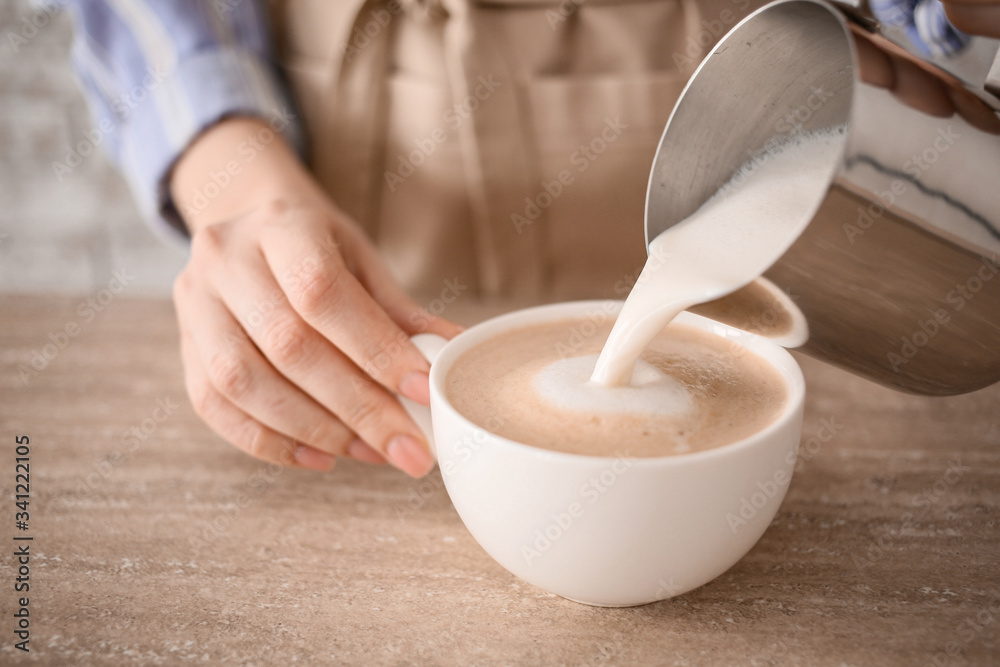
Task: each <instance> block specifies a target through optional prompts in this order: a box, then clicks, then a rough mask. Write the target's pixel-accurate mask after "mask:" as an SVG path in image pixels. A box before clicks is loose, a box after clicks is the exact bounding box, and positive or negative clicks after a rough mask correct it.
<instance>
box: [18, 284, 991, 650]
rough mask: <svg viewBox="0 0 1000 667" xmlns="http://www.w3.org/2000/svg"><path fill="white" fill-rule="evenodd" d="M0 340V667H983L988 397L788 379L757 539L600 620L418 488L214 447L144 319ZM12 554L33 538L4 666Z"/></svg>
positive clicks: (36, 329)
mask: <svg viewBox="0 0 1000 667" xmlns="http://www.w3.org/2000/svg"><path fill="white" fill-rule="evenodd" d="M81 304H83V305H81ZM491 310H493V311H495V310H497V308H496V307H494V308H492V309H491V308H490V307H476V308H471V307H463V308H460V307H455V308H454V310H453V311H449V313H448V315H450V316H452V317H453V318H454V319H457V320H459V321H463V322H464V323H470V322H472V321H474V320H476V319H478V318H480V317H482V316H483V315H484V314H487V313H489V312H490V311H491ZM0 322H2V325H0V370H2V373H0V437H2V439H3V442H4V445H3V457H2V460H3V465H4V467H5V468H6V469H7V470H6V471H5V472H3V474H2V477H0V489H2V490H3V494H2V498H3V499H4V500H5V501H7V503H8V506H7V507H6V508H5V509H3V510H2V512H0V517H2V523H3V526H4V528H3V529H2V531H0V539H4V540H5V541H6V544H7V545H8V546H7V547H4V549H3V551H4V553H7V554H8V555H7V556H5V557H4V558H3V559H2V560H0V590H3V591H4V592H3V593H0V617H2V618H3V619H6V620H4V621H3V622H2V623H0V625H2V626H3V627H0V637H2V640H0V641H2V648H0V663H6V662H10V659H11V658H22V659H29V660H30V659H33V660H34V661H37V662H39V663H44V664H53V665H66V664H132V663H136V664H174V663H177V662H181V661H186V660H192V661H203V660H208V661H210V662H212V663H217V662H222V661H225V662H232V663H254V664H277V663H285V662H299V663H304V664H357V665H367V664H390V665H396V664H399V665H403V664H442V665H450V664H463V665H466V664H487V665H492V664H497V665H499V664H511V665H516V664H539V665H619V664H621V665H631V664H657V665H701V664H727V665H728V664H751V665H770V664H782V665H784V664H804V665H841V664H849V665H889V664H900V665H945V664H947V665H953V664H956V665H957V664H1000V572H998V561H1000V529H998V523H1000V409H998V408H1000V385H998V386H994V387H991V388H989V389H986V390H983V391H979V392H976V393H974V394H969V395H965V396H959V397H954V398H946V399H941V398H937V399H931V398H923V397H915V396H908V395H903V394H899V393H896V392H893V391H891V390H888V389H885V388H882V387H879V386H876V385H874V384H871V383H869V382H867V381H865V380H861V379H858V378H855V377H853V376H850V375H847V374H846V373H844V372H842V371H839V370H836V369H834V368H831V367H829V366H825V365H823V364H820V363H818V362H815V361H813V360H811V359H808V358H804V357H799V360H800V362H801V364H802V366H803V370H804V372H805V375H806V381H807V386H808V399H807V403H806V418H805V426H804V431H803V442H804V443H806V444H808V443H809V439H810V438H815V439H813V440H812V442H811V446H810V447H808V448H804V449H803V452H802V457H803V465H802V468H801V469H800V470H799V471H798V472H797V473H796V475H795V477H794V479H793V481H792V484H791V486H790V488H789V491H788V495H787V497H786V499H785V501H784V504H783V505H782V507H781V509H780V510H779V512H778V515H777V517H776V518H775V520H774V522H773V523H772V525H771V526H770V528H769V529H768V531H767V532H766V533H765V534H764V536H763V537H762V538H761V540H760V542H758V543H757V545H756V546H755V547H754V548H753V549H752V550H751V551H750V553H749V554H747V556H746V557H744V558H743V559H742V560H741V561H740V562H739V563H738V564H736V565H735V566H734V567H733V568H732V569H730V570H729V571H728V572H726V573H725V574H723V575H722V576H721V577H719V578H717V579H716V580H714V581H712V582H710V583H709V584H706V585H705V586H702V587H701V588H699V589H697V590H694V591H692V592H689V593H687V594H685V595H682V596H680V597H677V598H674V599H671V600H667V601H664V602H659V603H656V604H652V605H647V606H644V607H636V608H629V609H601V608H594V607H588V606H584V605H581V604H577V603H574V602H570V601H567V600H564V599H562V598H559V597H557V596H554V595H551V594H549V593H546V592H545V591H543V590H540V589H538V588H536V587H534V586H532V585H529V584H527V583H524V582H522V581H520V580H518V579H517V578H515V577H514V576H513V575H511V574H509V573H508V572H507V571H506V570H504V569H503V568H502V567H500V566H499V565H497V564H496V563H495V562H494V561H493V560H492V559H491V558H490V557H489V556H488V555H486V553H485V552H484V551H483V550H482V549H481V548H480V547H479V546H478V545H477V544H476V542H475V541H474V540H473V539H472V537H471V536H470V535H469V533H468V532H467V531H466V529H465V528H464V526H463V525H462V523H461V521H460V519H459V517H458V515H457V514H456V513H455V510H454V508H453V507H452V505H451V502H450V501H449V499H448V496H447V494H446V492H445V491H444V488H443V485H442V482H441V478H440V474H439V473H438V472H437V471H435V472H434V473H432V474H431V475H430V476H429V477H428V478H425V479H424V480H411V479H409V478H407V477H405V476H404V475H402V474H400V473H398V472H396V471H394V470H393V469H391V468H389V467H373V466H366V465H363V464H359V463H354V462H351V461H343V462H341V463H339V464H338V467H337V468H336V469H335V470H334V472H332V473H331V474H328V475H324V474H319V473H313V472H304V471H296V470H288V469H282V470H280V471H277V472H276V471H274V470H273V469H271V468H269V467H268V466H266V465H265V464H263V463H260V462H258V461H255V460H253V459H251V458H249V457H247V456H245V455H244V454H242V453H240V452H238V451H237V450H235V449H234V448H232V447H230V446H228V445H226V444H225V443H223V442H222V441H221V440H219V439H218V438H217V437H215V436H214V435H213V434H212V433H211V432H210V431H209V429H208V428H207V427H205V426H204V425H203V424H202V423H201V422H200V420H199V419H198V418H197V416H196V415H195V414H194V412H193V411H192V409H191V407H190V405H189V404H188V402H187V399H186V396H185V393H184V385H183V380H182V374H181V368H180V361H179V353H178V349H177V333H176V324H175V320H174V314H173V309H172V306H171V304H170V303H169V302H167V301H162V300H152V299H149V300H143V299H136V300H127V299H124V298H120V297H118V298H116V300H114V301H113V302H112V303H110V304H108V305H107V306H106V307H103V308H102V310H101V311H100V312H96V310H92V309H91V307H90V306H88V305H86V302H85V298H84V297H75V298H69V297H52V296H39V297H23V296H19V297H13V296H7V297H0ZM68 323H75V324H76V325H78V326H79V332H78V333H77V335H75V336H74V337H73V338H68V339H67V340H63V341H61V342H63V343H64V344H65V347H64V348H63V349H59V348H58V347H57V346H56V345H55V343H53V346H52V347H49V348H48V349H47V350H45V349H44V346H45V345H46V344H48V343H49V342H50V337H49V334H55V333H56V332H59V331H63V330H65V328H66V325H67V324H68ZM55 338H56V339H58V338H59V336H55ZM36 351H37V352H39V353H43V354H44V353H48V355H49V356H50V357H51V359H49V360H48V361H47V363H46V364H45V366H44V368H43V369H42V370H40V371H38V372H37V373H36V374H26V375H25V374H23V373H22V371H23V370H24V369H26V368H30V366H29V364H30V360H31V358H32V354H33V352H36ZM53 355H54V356H53ZM36 361H37V360H36ZM39 365H41V364H40V363H39ZM158 404H159V405H161V406H162V405H171V406H172V405H176V406H177V407H176V408H173V409H172V411H171V413H170V414H169V415H168V416H166V418H165V419H163V421H162V422H156V421H155V419H154V418H153V415H154V414H155V415H157V416H160V417H163V416H164V412H163V411H157V410H156V408H157V405H158ZM824 420H826V421H824ZM831 422H832V423H834V424H835V425H836V428H835V433H834V435H833V437H832V438H823V439H824V440H826V441H825V442H821V441H820V439H819V438H818V437H816V436H817V435H818V434H820V433H821V427H822V425H823V424H824V423H826V424H830V423H831ZM133 427H138V428H139V429H140V432H142V429H143V428H145V431H146V432H147V433H148V435H147V434H145V433H144V434H143V438H142V439H141V440H140V439H138V438H134V439H126V438H125V436H124V434H125V433H127V432H128V430H129V429H131V428H133ZM19 434H27V435H28V436H30V439H31V445H30V447H31V473H32V475H31V494H32V495H31V504H30V526H29V530H28V531H27V532H26V533H22V532H19V531H17V530H16V529H15V526H14V518H15V517H14V512H15V509H14V507H13V499H12V495H13V486H14V470H13V468H14V460H13V459H14V451H13V450H14V438H15V436H16V435H19ZM822 434H823V435H827V434H828V431H826V430H824V431H822ZM949 471H951V472H949ZM15 533H17V534H19V535H22V536H23V535H30V536H32V537H33V538H34V539H33V541H32V542H31V543H30V544H31V547H30V553H31V562H30V565H31V573H30V586H31V589H30V605H29V608H30V614H31V616H30V618H31V643H30V647H31V653H30V654H28V655H23V654H21V652H20V651H17V650H15V649H14V647H13V641H12V629H13V624H12V620H11V619H12V614H13V612H14V610H15V606H14V605H15V604H17V602H16V599H15V594H14V593H13V592H12V584H13V580H14V578H15V577H16V566H15V564H14V560H13V558H12V557H11V556H10V555H9V554H10V553H11V552H12V551H13V547H12V546H11V545H14V544H23V543H24V542H18V543H15V542H14V541H13V537H14V535H15Z"/></svg>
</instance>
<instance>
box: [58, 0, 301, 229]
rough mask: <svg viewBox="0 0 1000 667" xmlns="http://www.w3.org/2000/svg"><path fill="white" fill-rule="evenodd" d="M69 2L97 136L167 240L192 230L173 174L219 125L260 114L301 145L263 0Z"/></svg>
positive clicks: (81, 78) (79, 68) (79, 67)
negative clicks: (178, 203) (174, 194)
mask: <svg viewBox="0 0 1000 667" xmlns="http://www.w3.org/2000/svg"><path fill="white" fill-rule="evenodd" d="M68 8H69V10H70V12H71V14H72V16H73V19H74V23H75V28H76V29H75V36H74V43H73V52H72V58H73V64H74V68H75V69H76V71H77V75H78V78H79V81H80V84H81V87H82V89H83V91H84V95H85V96H86V98H87V103H88V105H89V107H90V110H91V113H92V115H93V117H94V121H95V127H94V128H93V130H92V131H91V134H92V135H95V136H93V137H91V139H92V140H93V143H100V145H101V146H102V147H103V149H104V150H105V151H106V152H107V153H108V155H110V157H111V159H112V160H113V161H114V162H115V164H116V165H117V166H118V168H119V169H120V170H121V171H122V173H123V174H124V175H125V178H126V179H127V181H128V183H129V186H130V188H131V190H132V192H133V195H134V196H135V198H136V200H137V201H138V203H139V206H140V209H141V211H142V213H143V216H144V217H145V218H146V219H147V220H148V221H149V222H150V224H151V226H152V227H153V228H154V231H156V232H157V233H158V234H159V235H160V236H161V237H166V238H168V239H170V238H172V239H180V240H185V239H186V238H187V236H188V232H187V229H186V227H185V225H184V223H183V221H182V220H181V217H180V215H179V214H178V212H177V209H176V207H175V206H174V203H173V201H172V200H171V198H170V193H169V188H168V187H167V176H168V174H169V172H170V169H171V168H172V167H173V164H174V162H175V161H176V160H177V158H178V157H179V156H180V155H181V153H182V152H183V151H184V150H185V148H187V146H188V145H189V144H190V143H191V142H192V141H193V140H194V139H195V137H197V136H198V134H199V133H200V132H202V131H203V130H205V129H206V128H207V127H209V126H210V125H212V124H213V123H216V122H217V121H219V120H221V119H222V118H224V117H226V116H230V115H234V114H240V115H253V116H258V117H260V118H262V119H264V120H266V121H268V123H269V124H270V125H271V127H272V128H273V129H274V130H275V131H278V132H281V133H282V134H284V136H285V137H286V138H287V139H288V140H289V141H290V142H291V143H292V145H293V146H295V147H296V148H297V149H298V150H299V151H300V152H301V150H302V148H303V141H302V130H301V126H300V124H299V122H298V120H297V118H298V117H297V115H296V114H295V113H294V106H293V103H292V100H291V97H290V96H289V95H288V93H287V90H286V89H285V87H284V85H283V81H282V79H281V77H280V75H279V72H278V70H277V67H276V66H275V64H274V62H273V60H272V58H271V45H270V41H269V34H268V26H267V23H266V19H265V14H264V10H263V8H262V7H261V5H260V4H259V3H258V2H257V1H256V0H70V1H69V2H68Z"/></svg>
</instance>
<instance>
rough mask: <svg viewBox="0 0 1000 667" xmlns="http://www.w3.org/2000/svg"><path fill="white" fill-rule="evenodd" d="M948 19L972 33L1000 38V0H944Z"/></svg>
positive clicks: (960, 28)
mask: <svg viewBox="0 0 1000 667" xmlns="http://www.w3.org/2000/svg"><path fill="white" fill-rule="evenodd" d="M943 2H944V11H945V14H947V16H948V20H949V21H951V24H952V25H954V26H955V27H956V28H958V29H959V30H962V31H964V32H967V33H969V34H970V35H985V36H987V37H997V38H1000V0H943Z"/></svg>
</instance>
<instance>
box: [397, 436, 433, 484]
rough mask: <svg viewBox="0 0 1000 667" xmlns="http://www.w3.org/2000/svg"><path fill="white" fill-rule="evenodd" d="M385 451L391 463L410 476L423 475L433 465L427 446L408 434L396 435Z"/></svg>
mask: <svg viewBox="0 0 1000 667" xmlns="http://www.w3.org/2000/svg"><path fill="white" fill-rule="evenodd" d="M385 451H386V453H387V454H388V455H389V460H390V461H392V464H393V465H394V466H396V467H397V468H399V469H400V470H402V471H403V472H405V473H406V474H407V475H410V476H411V477H423V476H424V475H426V474H427V473H429V472H430V471H431V468H433V467H434V458H433V457H432V456H431V453H430V452H429V451H427V448H426V447H424V446H423V445H421V444H420V443H419V442H417V441H416V440H414V439H413V438H411V437H410V436H408V435H397V436H396V437H395V438H393V439H392V440H390V441H389V446H388V447H386V450H385Z"/></svg>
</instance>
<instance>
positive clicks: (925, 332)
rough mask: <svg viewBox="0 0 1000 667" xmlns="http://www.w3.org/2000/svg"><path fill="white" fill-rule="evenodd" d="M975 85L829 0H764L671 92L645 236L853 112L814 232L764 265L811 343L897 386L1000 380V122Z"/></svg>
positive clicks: (946, 389) (944, 388) (924, 388)
mask: <svg viewBox="0 0 1000 667" xmlns="http://www.w3.org/2000/svg"><path fill="white" fill-rule="evenodd" d="M998 106H1000V104H998V100H997V99H996V98H994V97H991V95H990V93H989V92H987V90H986V89H985V87H984V86H983V85H979V86H978V88H976V87H970V86H967V85H965V84H963V83H962V82H960V81H959V80H957V79H956V78H955V77H953V76H951V75H950V74H947V73H946V72H944V71H943V70H941V69H939V68H937V67H935V66H933V65H931V64H929V63H926V62H923V61H922V60H920V59H919V58H918V57H917V56H915V55H913V54H910V53H908V52H907V51H906V50H904V49H902V48H900V47H899V46H898V45H895V44H893V43H891V42H889V41H888V40H886V39H885V38H884V37H882V36H880V35H879V34H878V33H877V32H872V31H870V27H869V28H865V27H864V26H863V25H861V24H859V23H857V22H856V21H855V20H854V19H853V18H848V16H847V15H846V14H845V13H844V11H843V10H841V9H838V8H837V7H835V6H833V5H831V4H827V3H825V2H821V1H819V0H784V1H781V2H776V3H773V4H770V5H767V6H766V7H763V8H762V9H760V10H758V11H757V12H755V13H754V14H752V15H751V16H749V17H748V18H747V19H745V20H744V21H743V22H741V23H740V24H738V25H737V26H736V27H735V28H733V30H732V31H730V32H729V34H728V35H726V36H725V37H724V38H723V39H722V41H720V42H719V43H718V45H716V47H715V48H714V50H713V52H712V53H711V54H710V55H709V56H708V57H707V58H706V59H705V61H703V62H702V64H701V65H700V67H699V68H698V70H697V71H696V72H695V74H694V76H693V77H692V79H691V81H690V82H689V83H688V85H687V88H686V89H685V90H684V92H683V94H682V96H681V98H680V100H679V101H678V102H677V105H676V106H675V108H674V110H673V113H672V115H671V117H670V120H669V121H668V123H667V127H666V129H665V131H664V134H663V137H662V139H661V140H660V145H659V149H658V151H657V155H656V158H655V160H654V164H653V168H652V172H651V174H650V180H649V188H648V191H647V195H646V243H647V245H648V244H649V242H650V241H652V240H653V239H654V238H655V237H656V236H657V235H658V234H659V233H660V232H661V231H663V230H664V229H667V228H668V227H670V226H672V225H674V224H676V223H677V222H679V221H681V220H683V219H684V218H685V217H686V216H688V215H690V214H691V213H693V212H694V211H695V210H697V209H698V208H699V206H701V204H703V203H704V202H705V201H706V200H707V199H708V198H709V197H710V196H711V195H712V194H713V193H715V191H716V190H718V188H719V187H720V186H722V185H723V184H724V183H725V182H726V181H727V180H728V179H729V178H730V177H731V176H732V175H733V173H734V171H735V170H736V169H737V168H738V167H740V165H741V164H743V163H744V162H746V161H747V160H748V158H749V157H752V156H756V155H760V154H761V152H762V151H766V150H767V149H768V147H769V146H773V145H774V143H773V142H775V141H781V140H782V138H783V137H787V136H789V135H792V134H794V133H795V132H805V131H811V130H815V129H820V128H826V127H830V126H836V125H839V124H846V125H847V137H846V149H845V152H844V155H843V157H842V159H841V161H840V162H839V164H838V165H837V167H836V171H835V175H834V176H833V177H832V178H831V181H830V184H829V187H828V188H827V190H826V193H825V195H824V197H823V199H822V201H819V202H817V210H816V213H815V216H814V217H813V219H812V221H811V222H810V223H809V225H808V227H806V228H805V231H803V232H802V234H801V235H800V236H799V237H798V238H797V239H796V240H795V242H794V243H793V244H792V245H791V246H790V247H789V249H788V250H787V251H786V252H785V253H784V255H783V256H782V257H781V258H780V259H779V260H778V261H777V262H776V263H775V264H774V265H773V266H771V268H770V269H768V270H767V271H766V273H765V274H764V275H765V277H766V278H768V279H769V280H770V281H771V282H772V283H774V284H775V285H777V286H778V287H779V288H780V289H782V290H783V291H785V292H787V293H788V295H790V296H791V298H792V300H793V301H794V303H795V305H796V306H797V307H798V309H799V310H800V311H801V313H802V315H803V316H804V317H805V320H806V322H807V323H808V329H809V332H808V340H807V341H806V342H805V343H804V344H803V345H802V346H801V348H800V349H801V350H802V351H803V352H806V353H807V354H809V355H811V356H814V357H817V358H819V359H822V360H824V361H827V362H830V363H832V364H835V365H837V366H840V367H843V368H845V369H847V370H849V371H851V372H853V373H855V374H857V375H861V376H864V377H867V378H870V379H872V380H875V381H876V382H879V383H882V384H885V385H888V386H891V387H894V388H897V389H901V390H904V391H909V392H914V393H919V394H927V395H951V394H959V393H963V392H968V391H972V390H975V389H979V388H981V387H985V386H988V385H990V384H993V383H995V382H998V381H1000V117H998V115H997V108H998Z"/></svg>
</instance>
